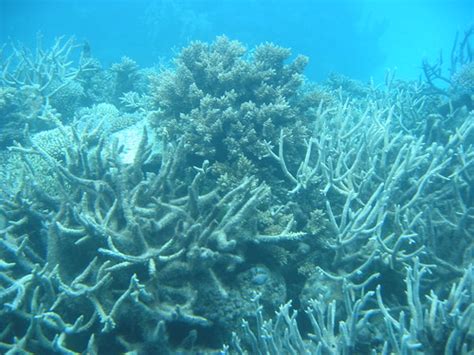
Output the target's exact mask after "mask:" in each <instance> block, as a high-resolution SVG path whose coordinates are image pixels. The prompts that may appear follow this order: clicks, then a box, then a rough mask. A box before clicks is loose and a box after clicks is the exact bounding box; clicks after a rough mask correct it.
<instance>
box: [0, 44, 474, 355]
mask: <svg viewBox="0 0 474 355" xmlns="http://www.w3.org/2000/svg"><path fill="white" fill-rule="evenodd" d="M61 43H62V44H61ZM75 48H76V46H75V45H73V42H71V41H66V43H63V42H61V41H58V42H57V43H56V45H55V46H53V48H52V49H51V50H50V51H39V53H43V54H42V55H41V56H40V57H39V58H41V60H43V61H44V62H45V63H47V62H48V58H49V57H48V56H49V55H52V54H55V55H57V56H58V58H59V60H58V61H57V65H60V68H62V73H63V74H64V75H63V76H60V75H59V74H58V73H59V71H58V69H57V68H56V67H54V66H53V65H52V64H51V63H49V64H45V65H46V66H39V67H38V66H35V65H33V66H27V67H25V65H26V64H18V65H14V66H10V64H9V63H10V61H12V63H13V62H14V59H15V58H17V56H18V54H19V53H23V54H22V55H25V56H26V57H27V58H36V57H35V56H33V57H31V55H30V54H28V53H29V52H28V51H27V50H26V49H21V50H20V49H18V48H17V47H14V49H15V50H14V52H13V54H12V55H13V57H11V58H12V59H7V60H6V62H4V63H3V64H2V79H0V84H1V86H0V113H1V114H2V115H1V116H0V117H2V123H1V124H2V127H5V128H9V129H10V130H11V132H12V135H11V136H10V138H8V139H5V140H3V141H2V142H3V144H6V143H8V145H9V148H8V150H4V151H1V152H0V153H1V154H0V158H1V161H0V165H1V166H0V168H1V169H0V182H1V184H0V301H1V304H2V308H1V309H0V349H1V351H2V352H5V353H54V354H56V353H58V354H71V353H88V354H103V353H123V352H128V353H136V354H153V353H160V354H171V353H177V352H191V353H193V352H194V353H199V352H201V353H212V352H218V351H221V352H223V353H240V354H247V353H252V354H285V353H300V354H304V353H314V354H351V353H371V352H372V353H383V354H389V353H400V354H412V353H417V352H418V353H422V352H424V353H443V352H444V353H446V354H451V353H468V351H470V350H471V349H472V348H473V347H474V334H473V332H472V329H473V323H472V319H473V312H474V308H473V304H474V303H473V302H472V297H473V296H472V284H473V279H472V278H473V265H472V260H473V253H474V239H473V236H474V206H473V202H474V197H473V196H474V191H473V186H474V183H473V181H472V179H473V176H474V146H473V142H474V112H473V111H470V107H469V105H466V104H462V103H460V104H458V105H452V104H451V105H448V107H447V109H446V110H444V109H443V110H442V109H440V107H441V106H440V105H443V104H444V102H445V97H446V95H450V93H449V92H442V93H440V92H436V91H434V92H433V91H432V90H426V89H427V88H429V86H430V83H429V82H427V83H418V82H405V81H398V80H396V79H395V77H394V75H392V74H390V75H388V76H387V80H386V83H385V85H384V86H375V85H374V84H373V83H369V84H363V83H360V82H356V81H353V80H351V79H349V78H345V77H342V76H338V75H333V76H331V77H330V78H329V79H328V80H327V81H326V82H325V83H322V84H321V85H313V84H311V83H307V82H306V80H305V78H304V76H303V70H304V67H305V65H306V63H307V58H305V57H303V56H297V57H294V58H292V56H291V52H290V51H289V50H288V49H285V48H281V47H278V46H276V45H274V44H271V43H265V44H262V45H260V46H257V47H256V48H255V49H253V50H251V51H247V50H246V49H245V47H244V46H243V45H242V44H241V43H239V42H237V41H232V40H230V39H228V38H226V37H218V38H216V40H215V41H214V42H213V43H211V44H207V43H202V42H192V43H191V44H190V45H189V46H188V47H186V48H184V49H183V50H182V51H181V52H180V54H179V55H178V56H177V58H176V60H175V62H174V66H172V67H167V68H164V69H161V70H158V69H156V68H149V69H143V70H141V69H140V68H138V66H137V64H136V63H135V62H133V60H131V59H129V58H123V59H122V61H121V62H119V63H117V64H114V65H112V67H111V68H110V69H102V68H101V67H100V65H99V64H98V63H97V62H96V61H95V60H94V59H92V58H91V57H90V53H89V50H86V49H85V48H82V53H83V55H82V59H81V62H80V63H79V68H76V69H71V68H70V66H69V65H66V63H69V62H68V61H67V58H68V55H69V53H70V51H72V50H74V49H75ZM31 63H35V61H33V60H32V61H31ZM81 63H82V64H81ZM55 68H56V69H55ZM462 70H464V69H460V71H459V73H461V72H462ZM28 73H31V74H28ZM145 76H147V77H145ZM48 78H49V79H48ZM111 79H112V80H111ZM32 80H33V81H32ZM453 82H455V81H453ZM100 83H104V85H100ZM147 84H149V86H148V87H147ZM28 90H34V91H35V94H34V95H29V97H30V98H31V99H32V100H33V102H31V103H30V102H27V103H25V102H23V103H22V101H18V100H17V97H19V96H20V93H21V92H27V91H28ZM452 95H453V96H452V98H453V99H456V97H455V96H454V95H457V94H454V93H452ZM68 110H69V111H68ZM64 115H67V116H68V119H65V118H64ZM13 117H19V118H18V119H17V118H15V119H13ZM37 121H39V122H44V123H45V124H44V125H40V124H39V122H37ZM25 123H26V125H25ZM14 141H15V142H14ZM453 241H455V242H453ZM292 310H293V311H292ZM303 310H306V312H302V311H303ZM275 311H277V312H276V314H275ZM272 317H273V318H272ZM242 319H246V320H245V321H244V322H243V323H242ZM224 344H228V345H224Z"/></svg>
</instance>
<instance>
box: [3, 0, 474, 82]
mask: <svg viewBox="0 0 474 355" xmlns="http://www.w3.org/2000/svg"><path fill="white" fill-rule="evenodd" d="M473 18H474V10H473V7H472V4H471V2H470V1H469V0H452V1H448V0H434V1H430V0H415V1H408V0H400V1H396V0H336V1H329V0H327V1H323V0H314V1H310V0H296V1H282V0H274V1H272V0H261V1H258V0H243V1H234V0H224V1H208V0H187V1H186V0H179V1H171V0H160V1H144V0H137V1H126V0H120V1H114V0H105V1H104V0H102V1H89V0H86V1H79V0H77V1H76V0H51V1H50V0H2V1H1V3H0V42H5V41H6V40H7V38H9V37H11V38H12V39H15V40H19V41H22V42H24V43H27V44H28V45H32V44H34V34H35V33H37V32H41V33H43V34H44V36H45V38H46V39H48V40H49V41H51V40H52V39H53V38H54V37H56V36H58V35H67V36H71V35H74V36H76V37H77V38H78V39H79V40H87V41H89V42H90V44H91V47H92V49H93V51H94V54H95V55H96V56H97V57H98V58H100V59H101V60H102V61H103V62H104V63H106V64H110V63H113V62H115V61H116V60H117V58H120V57H121V56H123V55H127V56H130V57H132V58H133V59H135V60H136V61H137V62H138V63H139V64H140V65H143V66H149V65H152V64H154V63H156V62H157V61H158V60H159V58H160V57H164V58H170V57H171V56H172V54H173V50H174V52H176V51H177V50H179V49H180V48H181V47H182V46H183V45H185V44H186V43H187V42H189V41H190V40H203V41H210V40H212V39H213V38H214V37H215V36H218V35H222V34H224V35H227V36H229V37H230V38H233V39H236V40H239V41H242V42H243V43H245V44H247V45H248V46H250V47H252V46H255V45H257V44H259V43H261V42H265V41H271V42H274V43H277V44H279V45H281V46H284V47H289V48H292V50H293V52H294V53H295V54H297V53H301V54H304V55H307V56H309V57H310V58H311V62H310V64H309V66H308V68H307V72H306V74H307V75H308V76H309V77H311V78H312V79H316V80H322V79H324V78H325V77H326V76H327V75H328V74H329V73H330V72H333V71H336V72H339V73H343V74H345V75H348V76H351V77H354V78H357V79H359V80H363V81H366V80H369V78H370V77H374V78H376V80H378V81H381V80H383V76H384V73H385V70H386V69H393V68H395V67H396V68H398V72H399V76H400V77H401V78H404V79H408V78H417V77H418V75H419V67H420V58H423V57H425V56H427V57H430V58H432V57H436V56H437V55H438V53H439V51H440V50H444V54H445V56H446V58H448V56H449V51H450V49H451V45H452V41H453V37H454V34H455V33H456V31H458V30H461V31H462V30H464V29H465V28H467V27H468V26H469V24H470V23H471V22H472V21H473Z"/></svg>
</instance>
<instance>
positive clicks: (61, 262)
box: [0, 127, 302, 352]
mask: <svg viewBox="0 0 474 355" xmlns="http://www.w3.org/2000/svg"><path fill="white" fill-rule="evenodd" d="M71 130H72V135H73V137H75V139H73V140H72V142H71V143H70V144H69V145H68V146H67V147H66V151H67V154H65V156H64V159H63V160H57V159H55V158H53V157H52V156H51V155H50V154H49V153H48V151H47V150H46V149H43V148H42V147H41V146H40V144H38V142H42V140H41V139H38V138H37V139H32V138H28V139H27V141H28V144H29V146H28V147H23V146H17V147H15V148H14V151H16V152H18V153H19V154H21V155H22V157H23V159H24V160H25V166H24V168H25V176H27V177H28V178H25V179H24V180H23V182H22V185H21V186H19V187H18V189H17V190H12V191H7V193H10V196H9V197H7V196H5V199H4V201H3V205H2V214H3V215H4V216H5V217H6V218H8V220H9V221H11V222H10V223H8V225H7V226H5V228H4V229H2V231H1V233H2V237H3V239H2V247H1V248H0V250H1V253H2V259H3V260H4V261H5V263H6V264H5V265H8V268H7V269H6V272H5V273H4V274H2V285H3V290H2V292H1V294H0V299H1V300H2V303H3V304H4V305H7V306H8V307H7V309H5V310H4V311H2V312H3V313H2V319H4V320H5V321H8V323H10V324H20V323H21V322H26V323H27V324H28V327H29V329H31V331H27V332H21V331H20V332H19V333H17V330H16V329H14V328H11V327H8V326H7V323H3V322H2V330H3V331H2V334H3V335H2V338H3V340H2V341H3V343H1V344H0V346H1V347H2V348H3V349H10V350H12V349H18V350H20V349H21V350H22V351H33V352H42V351H55V349H58V348H61V349H70V350H69V351H71V350H73V351H86V349H90V348H91V347H97V346H98V348H99V351H100V348H101V346H100V344H101V343H103V342H109V343H110V342H112V343H111V345H110V346H112V348H116V349H122V348H123V346H125V348H129V347H131V346H132V345H130V344H133V343H136V342H140V341H144V340H145V338H146V336H147V335H146V334H147V329H148V327H150V326H155V325H158V324H162V323H160V322H164V324H165V325H166V326H167V327H178V328H182V329H184V330H183V331H185V330H186V329H188V330H192V329H197V330H198V331H204V330H205V329H206V328H209V327H212V328H213V329H214V332H215V334H216V337H217V339H218V338H219V337H221V338H222V339H224V338H226V336H227V335H226V334H229V332H230V330H229V328H230V327H234V326H236V325H237V324H238V321H240V314H242V313H243V314H249V311H247V312H245V309H246V308H247V309H250V306H249V305H250V303H251V300H250V299H249V297H247V296H245V294H243V292H246V291H247V290H248V289H249V285H251V282H250V281H249V280H247V279H245V278H243V279H242V281H241V282H240V283H237V284H236V285H234V284H233V283H232V282H230V281H231V280H233V279H234V278H235V277H237V275H238V274H239V273H240V272H242V271H244V272H245V270H246V268H248V266H245V267H244V266H243V265H244V264H245V262H246V261H247V254H248V250H249V245H251V244H255V243H258V244H260V243H281V241H287V240H295V239H298V238H300V237H301V235H302V234H300V233H292V232H290V231H289V228H288V229H286V230H284V231H281V233H280V234H275V235H266V234H260V233H259V231H258V225H257V223H256V221H257V220H258V218H257V216H258V213H259V212H258V208H259V206H260V203H261V201H262V200H263V199H264V197H265V196H266V195H267V194H268V193H269V189H268V187H266V186H265V185H264V184H258V183H257V181H256V180H255V179H253V178H247V179H245V180H244V181H243V182H242V183H241V184H240V185H239V186H237V187H235V188H233V189H230V190H228V191H220V190H219V189H217V188H216V189H212V190H204V191H201V188H202V187H201V184H202V180H203V177H204V175H205V174H206V173H207V168H208V167H207V163H205V164H204V165H203V166H202V167H201V168H199V169H197V173H195V174H194V176H193V177H192V176H191V177H192V182H190V184H189V185H186V182H185V181H182V180H181V178H180V177H179V176H180V174H179V173H180V170H181V169H182V161H181V159H182V158H181V157H182V156H184V149H185V148H186V147H185V145H184V144H183V143H181V144H179V145H178V147H176V149H175V150H168V149H169V148H168V149H167V150H166V151H165V152H163V153H162V154H163V155H162V159H161V164H160V165H161V167H160V169H159V172H158V173H152V172H146V171H144V170H143V169H144V167H145V166H146V164H145V163H146V161H147V160H148V159H149V158H150V153H151V152H152V150H151V147H150V146H149V142H148V140H147V131H146V130H145V131H144V132H143V139H142V141H141V143H140V147H139V150H138V152H137V154H136V156H135V159H134V161H133V163H132V164H129V165H124V164H122V163H121V162H120V160H119V158H118V152H119V147H118V146H117V145H116V143H113V142H111V143H108V144H111V147H110V149H107V148H106V145H107V143H106V141H105V136H104V135H103V136H101V137H99V139H98V140H97V139H96V138H95V137H94V135H93V134H91V132H89V131H87V130H86V131H83V132H76V131H75V130H74V129H73V128H71V129H67V128H66V127H60V132H62V133H63V134H67V132H70V131H71ZM66 139H67V138H66ZM94 142H95V143H94ZM33 156H34V157H36V156H39V157H41V158H42V159H43V160H44V161H45V162H47V163H48V165H49V166H50V167H51V170H52V171H51V173H50V174H52V176H53V178H54V180H55V182H56V186H57V190H56V192H55V193H51V192H50V191H48V190H46V189H44V188H43V186H42V184H41V183H39V182H38V180H37V176H36V175H35V172H34V171H32V170H31V169H30V167H31V166H33V164H34V163H33V162H32V161H31V159H30V158H31V157H33ZM20 249H21V250H24V252H20ZM72 254H80V255H81V256H82V257H81V258H78V259H75V260H71V257H70V255H72ZM242 267H244V269H243V270H240V268H242ZM32 274H33V275H35V276H31V275H32ZM282 283H283V281H282V280H279V281H277V282H276V283H275V282H267V283H265V284H263V285H262V284H254V287H255V288H257V287H258V288H259V289H262V288H265V287H269V288H270V289H269V291H268V293H267V296H266V297H265V299H266V300H267V302H268V303H269V305H272V306H274V307H275V306H276V305H277V303H279V302H281V301H283V299H282V298H278V297H276V298H275V294H274V293H275V292H276V293H278V294H279V295H284V293H282V292H281V290H280V288H281V287H284V286H281V285H282ZM275 287H276V290H274V291H272V289H273V288H275ZM216 304H222V305H226V307H229V305H231V304H233V306H232V307H231V308H225V309H227V311H225V312H223V313H216V312H215V308H214V306H215V305H216ZM231 310H232V312H231ZM130 312H133V313H135V316H136V317H138V318H137V319H140V320H141V322H140V323H139V324H138V323H130V318H129V317H127V314H129V313H130ZM231 319H233V321H231ZM128 327H135V329H136V333H135V335H133V336H132V335H130V334H129V333H127V332H123V333H122V332H121V329H126V328H128ZM84 333H86V334H88V337H87V338H86V339H85V341H78V340H77V339H78V337H81V334H84ZM38 334H42V335H41V341H40V342H37V341H36V340H35V339H36V338H37V337H38V336H39V335H38ZM117 337H118V338H117ZM114 338H116V339H121V341H120V342H114V341H112V339H114ZM14 339H21V341H20V342H16V341H15V340H14ZM87 339H89V343H87ZM96 342H98V343H96ZM124 344H125V345H124ZM127 344H128V345H127ZM214 345H216V344H214ZM87 351H90V350H87Z"/></svg>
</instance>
